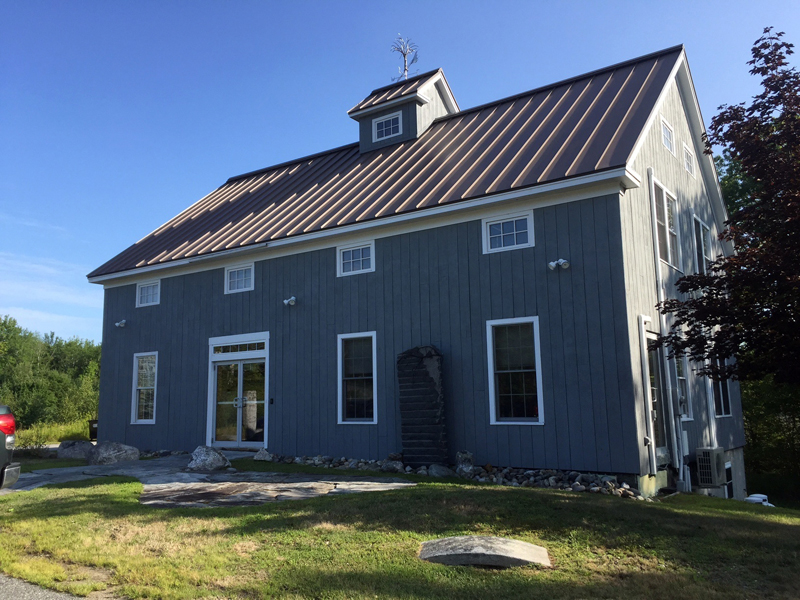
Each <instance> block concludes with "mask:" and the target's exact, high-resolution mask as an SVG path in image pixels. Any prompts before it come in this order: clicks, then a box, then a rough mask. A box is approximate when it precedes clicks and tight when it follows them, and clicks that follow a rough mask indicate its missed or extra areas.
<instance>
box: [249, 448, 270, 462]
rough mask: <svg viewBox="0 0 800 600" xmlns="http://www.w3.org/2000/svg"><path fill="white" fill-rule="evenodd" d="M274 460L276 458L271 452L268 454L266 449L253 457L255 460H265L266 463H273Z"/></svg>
mask: <svg viewBox="0 0 800 600" xmlns="http://www.w3.org/2000/svg"><path fill="white" fill-rule="evenodd" d="M273 458H274V457H273V455H272V453H271V452H267V449H266V448H261V450H259V451H258V452H256V455H255V456H254V457H253V460H263V461H266V462H272V460H273Z"/></svg>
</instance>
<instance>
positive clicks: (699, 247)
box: [694, 217, 713, 273]
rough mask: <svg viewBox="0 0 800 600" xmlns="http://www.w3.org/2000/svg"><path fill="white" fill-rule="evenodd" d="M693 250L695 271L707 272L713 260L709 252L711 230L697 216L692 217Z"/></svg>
mask: <svg viewBox="0 0 800 600" xmlns="http://www.w3.org/2000/svg"><path fill="white" fill-rule="evenodd" d="M694 250H695V257H696V262H697V264H696V265H695V269H696V272H697V273H707V272H708V265H710V264H711V261H712V260H713V258H712V254H711V230H710V229H709V228H708V225H706V224H705V223H703V222H702V221H701V220H700V219H698V218H697V217H695V218H694Z"/></svg>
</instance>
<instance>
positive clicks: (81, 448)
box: [58, 440, 94, 459]
mask: <svg viewBox="0 0 800 600" xmlns="http://www.w3.org/2000/svg"><path fill="white" fill-rule="evenodd" d="M93 449H94V444H93V443H92V442H84V441H78V440H69V441H66V442H61V443H60V444H59V445H58V458H80V459H88V458H89V454H90V453H91V451H92V450H93Z"/></svg>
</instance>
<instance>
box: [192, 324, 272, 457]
mask: <svg viewBox="0 0 800 600" xmlns="http://www.w3.org/2000/svg"><path fill="white" fill-rule="evenodd" d="M259 342H264V349H263V350H249V351H246V352H223V353H219V354H214V347H215V346H229V345H233V344H248V343H259ZM239 360H244V361H258V360H263V361H264V443H263V447H264V448H266V447H267V437H268V433H269V331H261V332H258V333H244V334H239V335H224V336H220V337H212V338H208V407H207V413H206V445H207V446H225V445H231V444H230V443H227V444H226V443H225V442H220V443H214V414H215V413H214V409H215V403H216V376H215V375H216V373H215V365H216V363H224V362H236V361H239ZM237 445H239V446H241V447H243V448H247V447H251V448H255V447H261V446H262V444H261V443H260V442H244V443H243V444H239V443H238V442H237Z"/></svg>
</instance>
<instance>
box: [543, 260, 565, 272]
mask: <svg viewBox="0 0 800 600" xmlns="http://www.w3.org/2000/svg"><path fill="white" fill-rule="evenodd" d="M547 266H548V267H549V269H550V270H551V271H555V270H556V267H561V268H562V269H569V261H568V260H567V259H565V258H559V259H558V260H554V261H553V262H549V263H547Z"/></svg>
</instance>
